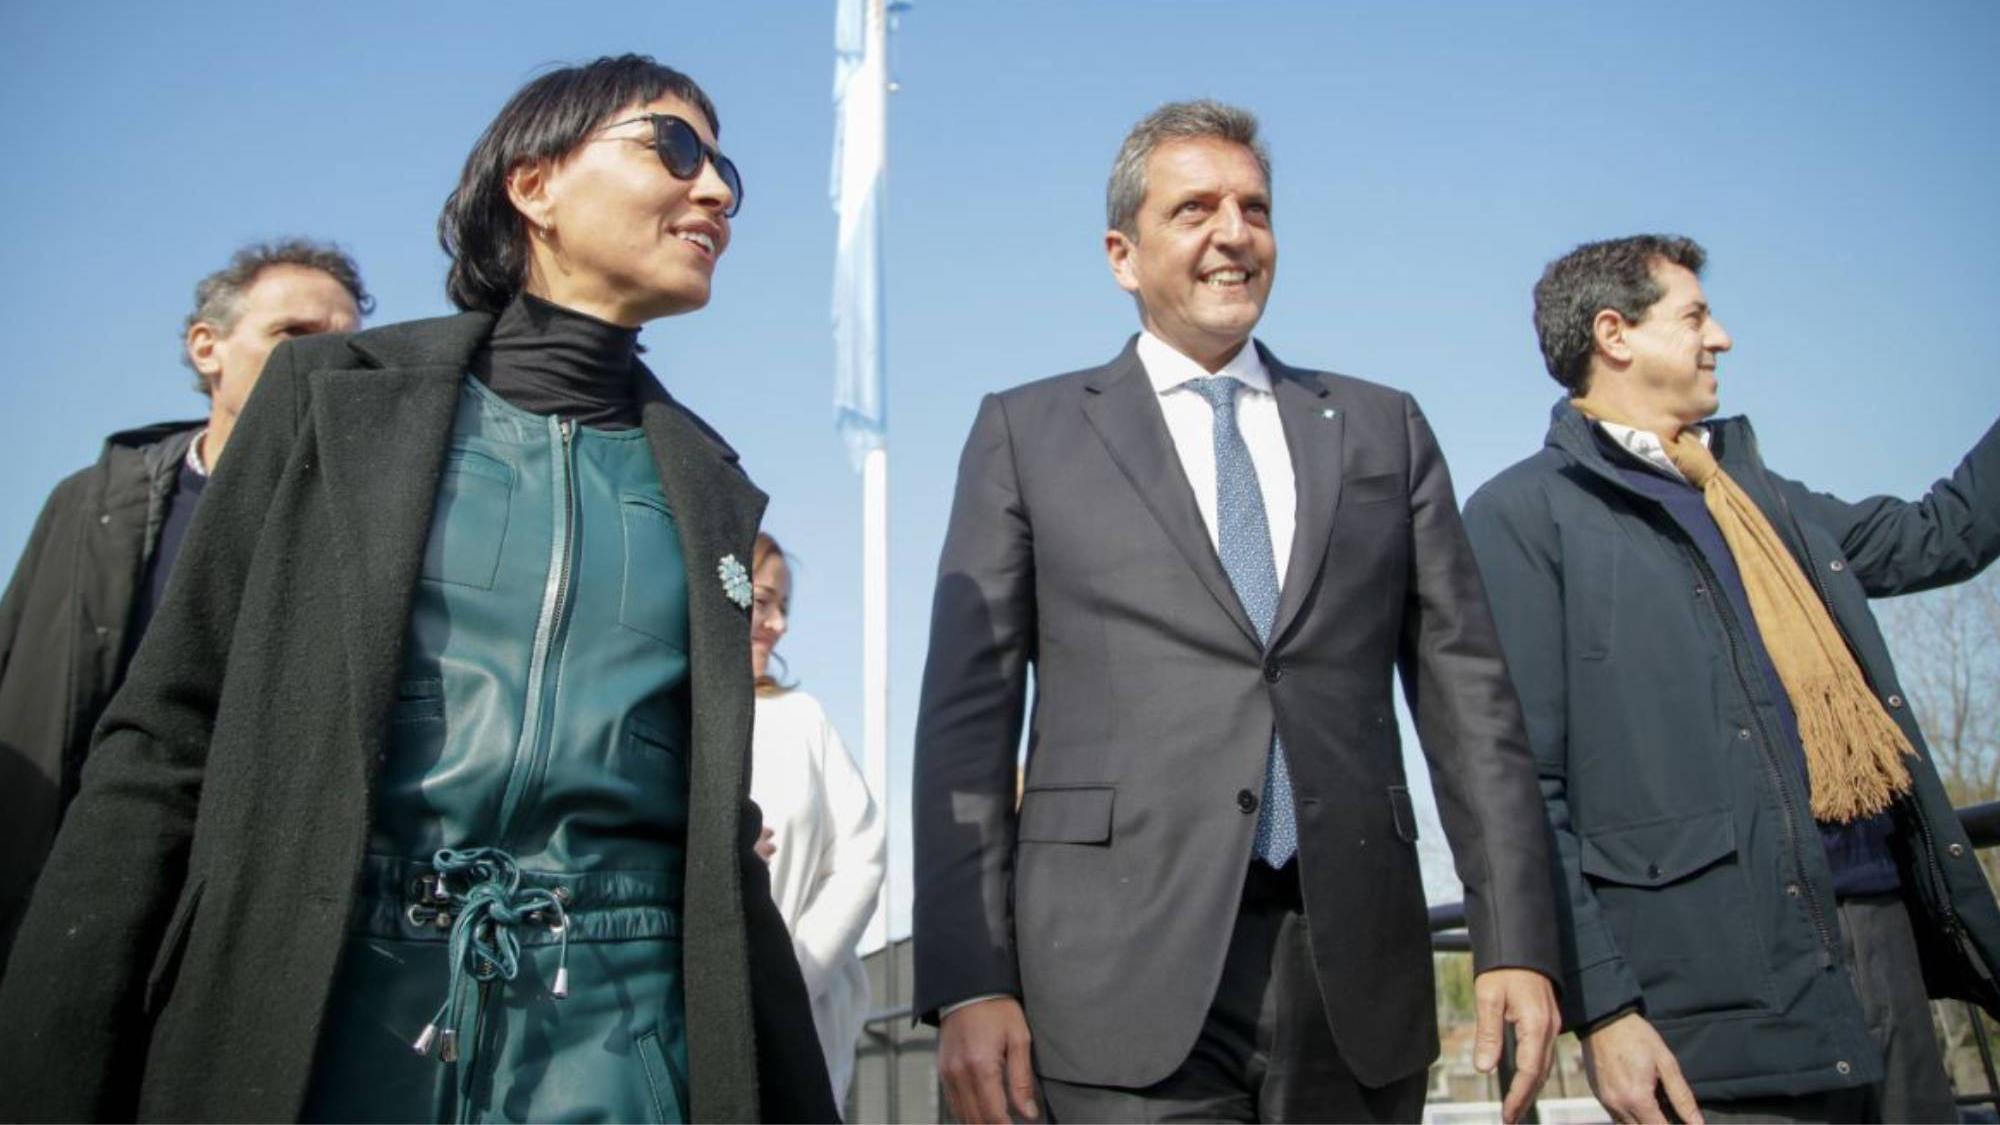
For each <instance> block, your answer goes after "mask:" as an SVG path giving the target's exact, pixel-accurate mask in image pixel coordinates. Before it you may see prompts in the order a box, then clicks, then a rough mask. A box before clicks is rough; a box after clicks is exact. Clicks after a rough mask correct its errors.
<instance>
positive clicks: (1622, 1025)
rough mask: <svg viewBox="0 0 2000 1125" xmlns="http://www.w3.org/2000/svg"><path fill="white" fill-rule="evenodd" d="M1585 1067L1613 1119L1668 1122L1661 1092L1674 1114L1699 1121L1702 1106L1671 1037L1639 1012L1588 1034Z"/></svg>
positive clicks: (1593, 1089) (1592, 1087)
mask: <svg viewBox="0 0 2000 1125" xmlns="http://www.w3.org/2000/svg"><path fill="white" fill-rule="evenodd" d="M1583 1073H1584V1075H1585V1076H1586V1077H1588V1078H1589V1079H1590V1092H1591V1093H1593V1094H1596V1095H1597V1100H1598V1101H1599V1102H1600V1103H1601V1104H1602V1105H1603V1106H1604V1109H1605V1111H1606V1112H1608V1113H1610V1114H1611V1119H1612V1120H1613V1121H1637V1122H1655V1121H1659V1122H1664V1121H1665V1120H1666V1119H1667V1115H1666V1114H1665V1113H1664V1112H1662V1111H1661V1109H1660V1094H1661V1092H1662V1091H1664V1092H1665V1094H1666V1099H1667V1101H1668V1102H1669V1103H1671V1104H1672V1105H1673V1107H1674V1114H1675V1116H1677V1117H1679V1118H1680V1119H1681V1120H1682V1121H1686V1122H1689V1123H1690V1125H1700V1123H1701V1119H1702V1118H1701V1107H1700V1106H1698V1105H1696V1104H1695V1100H1694V1091H1693V1090H1690V1089H1688V1084H1687V1079H1686V1078H1683V1077H1682V1076H1681V1064H1680V1063H1679V1062H1677V1061H1675V1059H1674V1053H1673V1052H1672V1051H1670V1050H1668V1049H1667V1041H1666V1040H1664V1039H1662V1038H1660V1033H1659V1032H1657V1031H1654V1030H1653V1025H1652V1024H1650V1023H1647V1022H1646V1019H1645V1017H1644V1016H1641V1015H1640V1014H1639V1013H1637V1012H1633V1013H1632V1014H1630V1015H1626V1016H1620V1017H1618V1018H1617V1019H1615V1020H1612V1021H1611V1022H1610V1023H1607V1024H1605V1025H1604V1026H1603V1027H1600V1028H1598V1029H1597V1030H1596V1031H1593V1032H1591V1033H1590V1034H1589V1035H1586V1036H1584V1037H1583Z"/></svg>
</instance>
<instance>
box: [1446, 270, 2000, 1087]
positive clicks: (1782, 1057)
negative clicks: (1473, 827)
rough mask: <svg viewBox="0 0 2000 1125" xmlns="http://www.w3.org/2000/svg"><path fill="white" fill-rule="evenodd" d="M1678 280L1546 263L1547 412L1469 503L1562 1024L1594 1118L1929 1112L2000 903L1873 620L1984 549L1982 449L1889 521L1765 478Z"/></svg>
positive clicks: (1990, 953)
mask: <svg viewBox="0 0 2000 1125" xmlns="http://www.w3.org/2000/svg"><path fill="white" fill-rule="evenodd" d="M1704 257H1705V256H1704V254H1703V252H1702V250H1701V248H1700V247H1699V246H1697V245H1696V244H1695V243H1693V242H1692V241H1690V240H1688V239H1684V238H1670V237H1661V236H1639V237H1633V238H1625V239H1618V240H1614V241H1609V242H1601V243H1594V244H1590V245H1586V246H1582V247H1579V248H1578V249H1577V250H1576V251H1574V252H1573V253H1571V254H1569V255H1567V256H1565V257H1564V258H1562V259H1560V260H1558V261H1556V262H1555V263H1553V264H1551V265H1550V266H1549V268H1548V270H1547V271H1546V272H1545V273H1544V275H1543V277H1542V280H1541V282H1540V283H1539V284H1538V285H1537V286H1536V289H1535V322H1536V328H1537V330H1538V331H1539V333H1540V336H1541V347H1542V353H1543V356H1544V358H1545V360H1546V362H1547V365H1548V368H1549V371H1550V373H1551V374H1552V375H1553V376H1554V377H1555V378H1556V380H1557V382H1559V383H1561V384H1562V385H1563V386H1564V388H1565V389H1566V390H1567V391H1568V397H1566V398H1565V399H1564V400H1563V401H1561V402H1559V403H1557V405H1556V407H1555V413H1554V420H1553V423H1552V424H1551V426H1550V428H1549V433H1548V438H1547V441H1546V444H1545V446H1544V447H1543V449H1542V450H1541V451H1540V452H1539V453H1536V454H1535V455H1534V456H1532V457H1529V458H1528V459H1527V460H1525V461H1522V462H1520V463H1519V464H1517V465H1514V466H1513V467H1511V468H1509V469H1507V470H1506V471H1505V472H1503V473H1501V474H1500V475H1499V476H1498V477H1496V478H1494V480H1492V481H1491V482H1490V483H1488V484H1487V485H1486V486H1485V487H1483V488H1481V489H1480V490H1479V491H1478V492H1477V493H1476V494H1475V495H1474V496H1473V497H1472V499H1471V500H1470V501H1469V502H1468V503H1467V505H1466V513H1465V521H1466V528H1467V531H1468V532H1469V533H1470V535H1471V537H1472V544H1473V548H1474V550H1475V551H1476V552H1477V554H1478V557H1479V561H1480V566H1481V569H1482V571H1483V572H1484V574H1485V577H1486V586H1487V589H1488V590H1489V591H1490V593H1491V595H1492V600H1493V610H1494V617H1495V619H1496V621H1497V622H1498V624H1499V627H1500V636H1501V640H1502V641H1503V643H1504V645H1505V648H1506V652H1507V663H1508V666H1509V668H1510V669H1511V671H1512V673H1513V675H1514V680H1515V684H1516V686H1517V688H1518V689H1519V691H1520V696H1521V702H1522V706H1523V709H1524V710H1525V711H1526V714H1527V720H1528V734H1529V738H1530V741H1531V742H1532V743H1533V746H1534V751H1535V756H1536V759H1537V761H1538V763H1539V766H1540V772H1541V781H1542V793H1543V797H1544V800H1545V804H1546V806H1547V810H1548V819H1549V823H1550V825H1551V827H1552V828H1553V829H1554V832H1555V838H1556V842H1557V846H1558V847H1557V851H1558V865H1557V866H1558V878H1557V885H1558V887H1559V889H1560V893H1559V899H1558V901H1559V905H1560V907H1561V910H1560V913H1561V917H1562V931H1563V960H1564V983H1563V989H1562V995H1563V1003H1564V1008H1565V1011H1564V1017H1565V1018H1564V1022H1565V1023H1566V1024H1567V1025H1568V1026H1570V1027H1573V1028H1575V1029H1576V1030H1577V1031H1578V1034H1579V1035H1580V1037H1581V1038H1582V1040H1583V1044H1584V1057H1585V1061H1586V1063H1587V1064H1588V1066H1589V1069H1590V1076H1591V1083H1592V1088H1593V1090H1595V1092H1596V1093H1597V1096H1598V1098H1599V1100H1600V1101H1602V1102H1603V1103H1604V1105H1605V1107H1606V1108H1607V1109H1608V1110H1609V1111H1610V1112H1611V1113H1612V1114H1613V1116H1615V1117H1616V1118H1618V1119H1619V1120H1621V1121H1625V1120H1641V1121H1646V1120H1654V1121H1657V1120H1662V1119H1663V1114H1664V1111H1665V1109H1666V1108H1667V1107H1668V1106H1669V1105H1670V1106H1671V1108H1672V1110H1673V1111H1674V1112H1675V1113H1676V1114H1678V1115H1679V1117H1680V1118H1681V1119H1682V1120H1697V1119H1699V1118H1700V1117H1701V1116H1702V1115H1704V1114H1705V1115H1706V1116H1707V1117H1708V1119H1710V1120H1717V1119H1729V1118H1738V1119H1740V1118H1741V1117H1743V1116H1744V1115H1762V1116H1760V1117H1759V1119H1761V1120H1818V1121H1825V1120H1883V1119H1886V1120H1891V1121H1899V1120H1900V1121H1912V1120H1913V1121H1934V1120H1956V1111H1955V1108H1954V1106H1953V1104H1952V1095H1951V1088H1950V1085H1949V1083H1948V1081H1947V1079H1946V1077H1945V1074H1944V1072H1943V1068H1942V1065H1941V1063H1940V1058H1939V1053H1938V1049H1937V1044H1936V1042H1935V1039H1934V1037H1933V1035H1932V1031H1931V1023H1930V1014H1929V1007H1928V1004H1927V1003H1926V994H1927V993H1928V995H1932V996H1953V997H1963V998H1966V999H1970V1000H1974V1001H1977V1002H1979V1003H1982V1004H1984V1005H1986V1006H1987V1007H1988V1009H1989V1010H1991V1009H1992V1008H1993V1007H1994V1006H1995V1000H1996V993H1995V990H1994V986H1993V971H1994V968H1995V967H1996V965H2000V911H1996V909H1995V906H1994V901H1993V894H1992V891H1991V890H1990V889H1989V888H1988V886H1987V884H1986V880H1985V878H1984V877H1983V875H1982V874H1981V872H1980V868H1979V865H1978V863H1977V862H1976V860H1975V858H1974V855H1973V849H1972V846H1971V844H1970V843H1969V842H1968V841H1967V839H1966V836H1965V833H1964V831H1963V830H1962V829H1961V828H1960V826H1959V822H1958V819H1957V817H1956V816H1955V815H1954V813H1953V811H1952V807H1951V803H1950V801H1949V799H1948V798H1947V797H1946V795H1945V792H1944V788H1943V786H1942V785H1941V783H1940V782H1939V780H1938V776H1937V771H1936V769H1935V767H1934V766H1933V765H1932V764H1931V761H1930V758H1929V754H1928V751H1927V750H1926V749H1925V747H1924V742H1923V736H1922V734H1921V733H1920V731H1919V729H1918V725H1917V722H1916V718H1915V716H1913V715H1912V714H1911V713H1910V708H1909V707H1908V705H1907V703H1906V702H1905V700H1904V698H1903V696H1902V693H1901V688H1900V687H1899V686H1898V684H1897V679H1896V670H1895V667H1894V665H1893V663H1892V662H1891V661H1890V658H1889V651H1888V647H1887V645H1886V644H1885V643H1884V642H1883V640H1882V636H1881V634H1880V632H1879V631H1878V630H1877V629H1876V625H1875V620H1874V618H1873V616H1872V615H1871V613H1870V612H1869V608H1868V599H1869V598H1871V597H1883V596H1888V595H1893V594H1903V593H1909V592H1912V591H1916V590H1924V589H1929V588H1932V587H1935V586H1941V585H1945V584H1948V583H1951V582H1958V581H1963V580H1965V579H1967V578H1970V577H1972V576H1973V575H1975V574H1977V573H1978V572H1979V571H1980V570H1981V569H1982V568H1983V567H1985V566H1986V565H1987V564H1988V563H1990V562H1991V561H1992V560H1993V559H1994V558H1995V557H1996V556H2000V426H1996V427H1995V428H1993V429H1989V430H1988V431H1987V433H1986V435H1985V436H1984V437H1983V438H1982V439H1981V440H1980V442H1979V444H1978V445H1976V446H1975V447H1974V448H1973V450H1972V452H1971V453H1970V454H1968V455H1967V456H1966V458H1965V460H1964V461H1963V462H1962V463H1961V464H1960V465H1959V467H1958V469H1957V471H1956V472H1954V473H1953V474H1952V475H1951V476H1950V477H1949V478H1947V479H1945V480H1942V481H1940V482H1938V484H1937V485H1936V486H1934V487H1933V488H1932V490H1931V492H1930V494H1929V495H1927V496H1926V497H1925V498H1923V499H1922V500H1920V501H1916V502H1914V503H1911V502H1904V501H1901V500H1896V499H1892V498H1889V497H1874V498H1871V499H1869V500H1865V501H1862V502H1859V503H1850V502H1847V501H1844V500H1841V499H1838V498H1836V497H1833V496H1829V495H1827V494H1824V493H1819V492H1813V491H1810V490H1809V489H1807V488H1806V487H1804V486H1803V485H1800V484H1799V483H1797V482H1795V481H1792V480H1788V479H1786V478H1785V477H1782V476H1779V475H1778V474H1777V473H1774V472H1772V471H1770V470H1769V469H1767V468H1766V467H1765V466H1764V464H1763V462H1762V460H1761V459H1760V457H1759V455H1758V452H1757V444H1756V438H1755V436H1754V435H1753V433H1752V431H1751V429H1750V424H1749V422H1748V421H1747V420H1746V419H1743V418H1724V419H1711V417H1710V416H1711V415H1713V414H1714V413H1715V411H1716V408H1717V384H1716V376H1715V368H1716V361H1717V358H1718V357H1719V356H1720V354H1721V353H1722V352H1725V351H1727V350H1728V349H1729V347H1730V343H1731V341H1730V338H1729V334H1728V333H1727V332H1725V331H1724V330H1723V328H1722V326H1721V325H1720V324H1719V323H1717V322H1716V320H1715V319H1714V317H1713V316H1711V315H1710V313H1709V308H1708V304H1707V301H1706V298H1705V297H1704V295H1703V293H1702V289H1701V284H1700V281H1699V277H1698V275H1699V273H1700V271H1701V268H1702V265H1703V263H1704ZM1697 1102H1698V1103H1699V1109H1697Z"/></svg>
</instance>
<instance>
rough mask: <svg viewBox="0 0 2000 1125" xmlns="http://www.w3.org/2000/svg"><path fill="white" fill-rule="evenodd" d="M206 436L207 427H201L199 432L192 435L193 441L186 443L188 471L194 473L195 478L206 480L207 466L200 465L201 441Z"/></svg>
mask: <svg viewBox="0 0 2000 1125" xmlns="http://www.w3.org/2000/svg"><path fill="white" fill-rule="evenodd" d="M207 436H208V427H207V426H203V427H202V428H201V430H200V431H199V432H197V433H196V434H195V435H194V440H193V441H191V442H188V451H187V467H188V470H189V471H190V472H192V473H194V475H195V476H198V477H201V478H203V479H207V477H208V466H207V465H204V464H202V463H201V439H203V438H205V437H207Z"/></svg>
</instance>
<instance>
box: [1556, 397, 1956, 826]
mask: <svg viewBox="0 0 2000 1125" xmlns="http://www.w3.org/2000/svg"><path fill="white" fill-rule="evenodd" d="M1570 402H1571V405H1573V406H1575V407H1576V408H1577V410H1579V411H1581V412H1582V413H1583V414H1584V415H1585V416H1586V417H1590V418H1595V419H1597V420H1598V421H1600V422H1611V423H1614V424H1617V425H1621V426H1630V425H1632V423H1631V422H1628V421H1626V420H1625V419H1623V418H1620V417H1618V416H1617V415H1616V414H1614V413H1612V412H1610V411H1607V410H1606V409H1605V408H1604V407H1603V406H1601V405H1599V404H1597V403H1594V402H1590V401H1588V400H1587V398H1578V399H1572V400H1570ZM1666 449H1667V457H1668V458H1669V459H1671V460H1672V461H1673V463H1674V467H1675V468H1677V469H1679V470H1680V471H1681V474H1682V475H1683V476H1685V477H1687V479H1688V483H1690V484H1692V485H1694V486H1695V487H1696V488H1698V489H1700V490H1701V494H1702V499H1703V501H1704V502H1705V503H1706V504H1707V506H1708V512H1709V514H1710V515H1712V516H1714V517H1715V523H1716V526H1717V527H1720V528H1721V529H1722V538H1723V539H1724V541H1726V542H1727V543H1728V544H1729V553H1730V554H1731V555H1733V556H1734V557H1735V559H1736V569H1737V570H1738V571H1739V572H1741V574H1742V576H1743V589H1744V591H1745V592H1746V593H1747V594H1749V597H1750V613H1751V615H1752V616H1754V617H1755V618H1756V619H1757V632H1758V633H1759V634H1760V635H1761V636H1762V637H1763V639H1764V649H1765V651H1766V652H1768V653H1770V654H1771V663H1772V664H1774V665H1776V666H1777V669H1778V678H1779V679H1780V680H1781V681H1783V682H1784V685H1785V694H1786V695H1788V696H1790V697H1791V701H1792V710H1793V711H1794V712H1795V713H1796V714H1797V715H1798V720H1799V739H1800V740H1801V741H1802V742H1804V743H1805V750H1806V773H1807V775H1808V777H1810V779H1811V781H1812V812H1813V817H1814V819H1816V820H1821V821H1828V822H1833V823H1838V824H1845V823H1848V822H1849V821H1853V820H1858V819H1861V818H1863V817H1869V816H1873V815H1875V814H1876V813H1879V812H1881V811H1882V810H1884V809H1886V808H1888V807H1889V803H1890V802H1891V801H1893V800H1895V798H1896V797H1897V796H1898V795H1900V794H1904V793H1908V792H1909V791H1910V770H1909V767H1908V766H1906V765H1905V764H1904V763H1903V756H1904V755H1906V754H1907V755H1910V756H1913V757H1914V756H1915V754H1916V750H1915V749H1913V748H1912V747H1911V746H1910V741H1909V739H1907V738H1905V737H1903V732H1902V730H1901V729H1900V728H1898V727H1897V726H1896V723H1895V721H1894V720H1892V719H1891V718H1889V714H1888V712H1886V711H1884V710H1883V709H1882V705H1881V703H1880V702H1878V701H1877V700H1876V698H1875V695H1874V693H1873V692H1871V691H1869V690H1868V681H1867V680H1865V679H1864V678H1862V675H1861V669H1860V668H1859V667H1858V666H1857V665H1856V664H1855V663H1854V656H1853V654H1851V653H1849V652H1848V651H1847V642H1846V641H1844V640H1842V639H1841V636H1840V631H1839V630H1838V629H1837V628H1835V626H1834V624H1833V618H1832V617H1830V616H1828V614H1827V610H1826V606H1825V605H1823V604H1822V603H1821V602H1820V599H1819V595H1818V594H1817V593H1816V592H1815V591H1814V589H1813V587H1812V584H1811V583H1810V582H1809V581H1808V580H1807V578H1806V576H1805V574H1804V572H1802V571H1801V570H1799V564H1798V562H1797V560H1795V559H1793V558H1792V553H1791V552H1790V551H1788V550H1786V549H1785V544H1784V541H1783V540H1781V539H1779V538H1778V533H1777V531H1776V530H1775V529H1774V528H1772V526H1771V521H1770V520H1767V519H1765V518H1764V513H1763V512H1762V511H1761V510H1759V509H1758V507H1757V505H1755V504H1753V503H1751V501H1750V497H1749V496H1747V495H1745V494H1744V492H1743V489H1742V488H1740V487H1738V486H1737V484H1736V482H1735V481H1733V480H1731V479H1729V474H1728V473H1726V472H1724V471H1723V470H1722V466H1721V465H1719V464H1717V463H1716V460H1715V456H1714V455H1713V454H1711V453H1710V452H1709V451H1708V448H1707V447H1706V446H1704V445H1702V443H1701V439H1700V438H1698V437H1697V436H1695V434H1694V432H1693V431H1692V430H1686V429H1684V430H1682V431H1681V432H1680V434H1679V435H1678V436H1677V437H1676V438H1675V439H1674V440H1673V441H1671V442H1668V443H1667V445H1666Z"/></svg>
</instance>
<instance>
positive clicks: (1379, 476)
mask: <svg viewBox="0 0 2000 1125" xmlns="http://www.w3.org/2000/svg"><path fill="white" fill-rule="evenodd" d="M1407 495H1409V489H1408V488H1407V487H1406V486H1405V485H1404V483H1403V474H1401V473H1398V472H1387V473H1367V474H1365V475H1356V476H1352V477H1349V478H1348V479H1347V480H1346V481H1345V482H1344V483H1342V484H1341V486H1340V502H1341V503H1343V504H1372V503H1374V502H1375V501H1377V500H1394V499H1396V498H1398V497H1401V496H1407Z"/></svg>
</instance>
